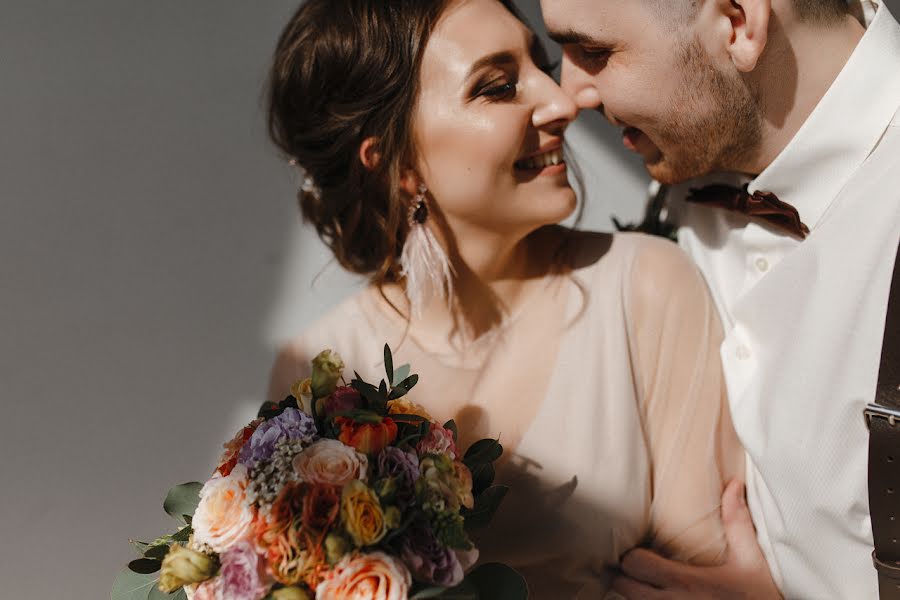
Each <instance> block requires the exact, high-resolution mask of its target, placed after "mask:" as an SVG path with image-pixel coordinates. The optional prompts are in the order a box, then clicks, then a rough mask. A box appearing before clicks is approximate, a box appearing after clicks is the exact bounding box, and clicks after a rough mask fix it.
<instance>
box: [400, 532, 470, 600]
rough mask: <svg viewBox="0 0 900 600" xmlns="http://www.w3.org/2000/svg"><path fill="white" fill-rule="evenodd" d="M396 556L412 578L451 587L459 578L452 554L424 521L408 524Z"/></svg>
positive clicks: (455, 560) (461, 570) (460, 572)
mask: <svg viewBox="0 0 900 600" xmlns="http://www.w3.org/2000/svg"><path fill="white" fill-rule="evenodd" d="M400 558H401V559H402V560H403V562H404V563H405V564H406V566H407V567H408V568H409V570H410V572H411V573H412V576H413V579H415V580H416V581H421V582H424V583H429V584H434V585H440V586H446V587H452V586H454V585H457V584H458V583H459V582H461V581H462V580H463V568H462V565H461V564H459V559H458V558H457V557H456V553H455V552H454V551H453V550H451V549H450V548H447V547H446V546H444V545H443V544H441V543H440V542H439V541H438V539H437V538H436V537H435V536H434V533H433V532H432V531H431V527H430V526H429V525H428V522H427V521H421V520H420V521H417V522H415V523H413V524H412V525H410V527H409V529H408V530H407V533H406V535H405V536H404V538H403V542H402V543H401V546H400Z"/></svg>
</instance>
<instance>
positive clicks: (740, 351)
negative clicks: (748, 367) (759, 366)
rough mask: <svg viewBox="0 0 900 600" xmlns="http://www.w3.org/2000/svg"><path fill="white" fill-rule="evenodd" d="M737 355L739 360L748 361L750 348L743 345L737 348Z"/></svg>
mask: <svg viewBox="0 0 900 600" xmlns="http://www.w3.org/2000/svg"><path fill="white" fill-rule="evenodd" d="M735 355H736V356H737V357H738V360H747V359H748V358H750V348H748V347H747V346H745V345H743V344H741V345H740V346H738V347H737V350H735Z"/></svg>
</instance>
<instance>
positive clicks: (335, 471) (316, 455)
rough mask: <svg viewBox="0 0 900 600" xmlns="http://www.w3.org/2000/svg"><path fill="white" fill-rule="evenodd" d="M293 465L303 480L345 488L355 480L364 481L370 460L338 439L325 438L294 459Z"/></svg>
mask: <svg viewBox="0 0 900 600" xmlns="http://www.w3.org/2000/svg"><path fill="white" fill-rule="evenodd" d="M293 464H294V472H295V473H297V475H299V476H300V479H302V480H303V481H306V482H309V483H321V484H325V485H336V486H339V487H344V485H345V484H347V483H349V482H351V481H352V480H354V479H365V477H366V470H367V469H368V466H369V460H368V459H367V458H366V456H365V454H360V453H359V452H357V451H356V450H355V449H353V448H351V447H350V446H347V445H345V444H342V443H341V442H339V441H337V440H330V439H322V440H319V441H318V442H316V443H314V444H313V445H312V446H310V447H309V448H307V449H305V450H304V451H303V452H301V453H300V454H298V455H297V456H295V457H294V463H293Z"/></svg>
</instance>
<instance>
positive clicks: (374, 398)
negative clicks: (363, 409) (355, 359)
mask: <svg viewBox="0 0 900 600" xmlns="http://www.w3.org/2000/svg"><path fill="white" fill-rule="evenodd" d="M350 387H352V388H353V389H354V390H356V391H357V392H359V394H360V396H362V397H363V398H365V399H366V402H368V403H369V405H370V406H372V405H374V406H378V405H379V404H381V402H382V398H381V394H379V393H378V388H377V387H375V386H374V385H372V384H371V383H366V382H365V381H363V380H362V379H354V380H353V381H351V382H350Z"/></svg>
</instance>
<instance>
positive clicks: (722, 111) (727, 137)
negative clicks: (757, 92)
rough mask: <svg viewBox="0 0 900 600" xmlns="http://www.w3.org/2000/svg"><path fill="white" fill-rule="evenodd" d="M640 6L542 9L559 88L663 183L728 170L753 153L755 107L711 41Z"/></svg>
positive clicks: (689, 23)
mask: <svg viewBox="0 0 900 600" xmlns="http://www.w3.org/2000/svg"><path fill="white" fill-rule="evenodd" d="M681 2H684V3H685V4H687V0H671V6H672V7H673V8H672V11H671V14H666V13H665V12H662V11H660V10H659V9H652V8H650V7H649V2H647V1H645V0H542V1H541V6H542V9H543V13H544V20H545V21H546V24H547V29H548V31H549V33H550V37H552V38H553V39H555V40H556V41H557V42H559V43H560V44H561V46H562V48H563V65H562V86H563V89H564V90H565V91H566V92H567V93H568V94H569V95H570V96H571V97H572V98H573V99H574V100H575V102H576V103H577V104H578V106H579V107H580V108H582V109H595V110H598V111H600V112H601V113H602V114H603V115H604V116H605V117H606V118H607V119H608V120H609V122H610V123H612V124H613V125H615V126H617V127H620V128H621V129H622V140H623V143H624V145H625V146H626V147H627V148H628V149H630V150H632V151H634V152H637V153H638V154H640V155H641V157H642V158H643V159H644V163H645V165H646V167H647V170H648V171H649V172H650V175H652V176H653V177H654V178H655V179H657V180H658V181H660V182H662V183H677V182H680V181H684V180H686V179H690V178H692V177H696V176H699V175H702V174H705V173H709V172H712V171H717V170H737V169H740V167H741V166H742V165H743V164H745V163H746V160H747V159H748V158H749V156H750V155H752V153H753V152H755V150H756V148H757V147H758V143H759V137H760V131H761V119H760V116H759V109H758V105H757V102H756V98H755V96H754V94H753V93H752V91H751V90H750V89H749V88H748V86H747V84H746V83H745V81H744V80H743V79H742V77H741V76H740V74H739V73H738V72H737V71H736V69H735V68H734V66H733V64H732V63H731V62H730V59H729V58H728V56H727V55H726V54H724V53H721V52H719V53H717V52H716V49H717V45H716V41H717V40H716V36H717V35H720V32H718V31H715V30H714V31H711V32H703V31H701V30H700V29H701V27H702V23H703V20H702V19H696V18H691V17H687V16H683V15H680V14H678V15H676V12H675V11H676V9H677V8H678V6H679V3H681Z"/></svg>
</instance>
